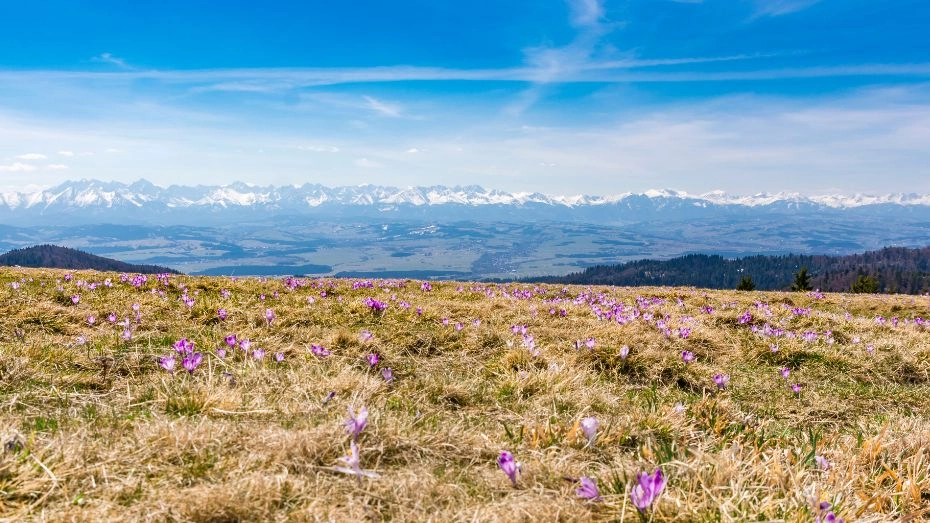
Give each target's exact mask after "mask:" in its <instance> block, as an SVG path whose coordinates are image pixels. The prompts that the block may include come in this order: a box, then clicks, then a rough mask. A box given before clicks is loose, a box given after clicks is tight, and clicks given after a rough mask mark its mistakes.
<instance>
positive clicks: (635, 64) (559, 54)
mask: <svg viewBox="0 0 930 523" xmlns="http://www.w3.org/2000/svg"><path fill="white" fill-rule="evenodd" d="M573 52H574V53H577V54H576V59H574V60H569V59H568V56H569V55H570V54H571V53H573ZM530 54H531V55H532V57H531V58H529V60H530V61H531V63H530V64H528V65H525V66H519V67H512V68H502V69H449V68H432V67H407V66H397V67H371V68H350V69H344V68H333V69H315V68H284V69H267V68H243V69H200V70H148V71H120V72H95V71H63V70H32V71H28V70H26V71H23V70H16V71H12V70H0V80H2V81H3V82H6V83H7V84H8V85H34V84H35V83H36V82H59V83H62V84H65V85H68V84H69V83H81V82H87V81H93V82H95V83H96V84H98V85H106V83H107V82H110V83H112V84H113V85H114V86H123V85H125V83H126V82H128V81H133V80H140V79H147V80H153V81H155V82H158V83H160V84H161V85H164V86H166V87H170V86H182V87H183V86H190V87H191V88H196V87H197V86H212V85H215V84H216V83H218V82H227V81H237V82H245V83H249V82H252V83H256V84H259V83H271V82H274V85H276V86H277V88H280V89H285V88H286V89H294V88H306V87H321V86H334V85H340V84H350V83H351V84H363V83H392V82H447V81H474V82H486V81H492V82H514V83H553V84H571V83H592V82H595V83H658V82H720V81H731V80H769V79H790V78H817V77H845V76H909V77H926V76H930V62H918V63H900V64H899V63H865V64H852V65H833V66H830V65H827V66H811V67H790V68H747V67H741V68H740V69H739V70H731V71H726V70H722V71H721V70H717V71H692V70H689V71H676V70H668V67H669V66H676V65H691V64H701V63H712V62H717V63H719V62H736V61H756V60H760V59H764V58H769V57H772V56H775V55H772V54H748V55H731V56H717V57H681V58H668V59H648V60H641V59H635V58H607V59H605V58H601V59H588V58H584V57H583V55H584V54H585V53H584V52H581V51H577V50H576V51H571V52H569V51H567V50H565V49H564V48H560V49H554V50H553V49H549V48H538V49H536V50H534V51H531V52H530ZM660 67H661V68H663V69H662V71H658V70H653V69H655V68H660ZM272 91H273V90H272V89H268V90H267V91H260V90H256V91H254V92H272ZM314 96H316V95H314ZM372 100H374V101H375V102H376V103H375V104H372V103H371V102H369V101H368V100H367V99H366V98H361V99H360V102H358V103H356V104H355V105H358V106H364V107H367V108H369V109H371V110H376V111H377V110H386V112H385V113H384V114H386V115H389V114H391V113H398V114H400V113H401V112H402V108H401V107H400V106H398V105H396V104H391V103H386V102H383V101H381V100H380V99H376V98H373V97H372ZM376 107H377V109H376Z"/></svg>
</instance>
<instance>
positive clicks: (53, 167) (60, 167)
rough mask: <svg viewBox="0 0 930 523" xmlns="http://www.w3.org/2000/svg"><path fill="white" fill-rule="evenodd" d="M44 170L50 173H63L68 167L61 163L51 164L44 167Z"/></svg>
mask: <svg viewBox="0 0 930 523" xmlns="http://www.w3.org/2000/svg"><path fill="white" fill-rule="evenodd" d="M45 168H46V169H48V170H50V171H65V170H67V169H68V166H67V165H65V164H63V163H52V164H49V165H46V166H45Z"/></svg>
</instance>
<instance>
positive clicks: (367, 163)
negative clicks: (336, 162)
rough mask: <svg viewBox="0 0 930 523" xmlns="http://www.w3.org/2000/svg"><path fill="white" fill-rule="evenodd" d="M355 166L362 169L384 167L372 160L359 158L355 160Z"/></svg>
mask: <svg viewBox="0 0 930 523" xmlns="http://www.w3.org/2000/svg"><path fill="white" fill-rule="evenodd" d="M355 165H357V166H358V167H361V168H363V169H378V168H380V167H384V165H383V164H381V163H379V162H376V161H374V160H369V159H368V158H359V159H357V160H355Z"/></svg>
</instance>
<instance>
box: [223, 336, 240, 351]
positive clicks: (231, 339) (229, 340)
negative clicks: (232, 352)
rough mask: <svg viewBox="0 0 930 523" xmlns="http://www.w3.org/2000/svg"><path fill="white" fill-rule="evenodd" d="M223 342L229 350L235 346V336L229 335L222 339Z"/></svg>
mask: <svg viewBox="0 0 930 523" xmlns="http://www.w3.org/2000/svg"><path fill="white" fill-rule="evenodd" d="M224 341H226V345H228V346H229V348H230V349H231V348H233V347H235V346H236V341H237V340H236V335H235V334H230V335H229V336H226V338H224Z"/></svg>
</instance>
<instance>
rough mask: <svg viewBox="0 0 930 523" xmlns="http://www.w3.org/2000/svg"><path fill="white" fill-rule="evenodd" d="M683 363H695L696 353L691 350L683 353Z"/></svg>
mask: <svg viewBox="0 0 930 523" xmlns="http://www.w3.org/2000/svg"><path fill="white" fill-rule="evenodd" d="M681 361H683V362H685V363H691V362H693V361H694V353H693V352H691V351H689V350H685V351H681Z"/></svg>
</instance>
